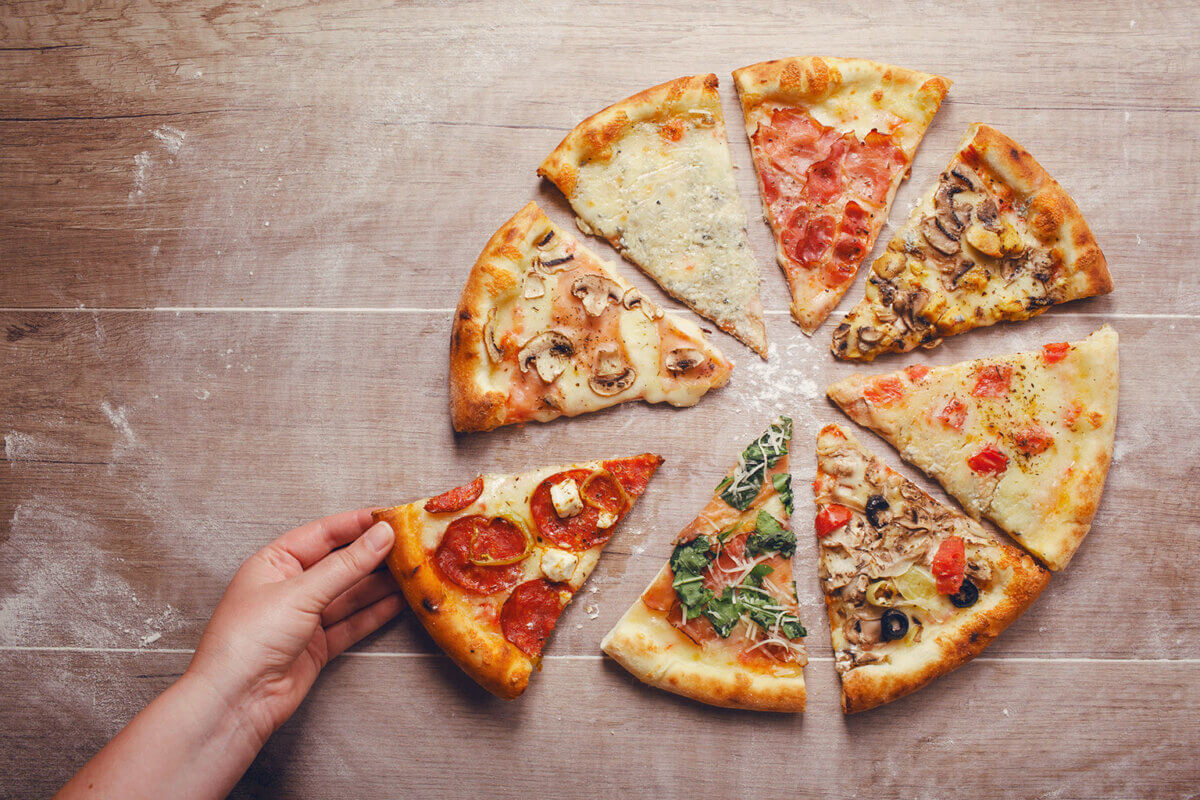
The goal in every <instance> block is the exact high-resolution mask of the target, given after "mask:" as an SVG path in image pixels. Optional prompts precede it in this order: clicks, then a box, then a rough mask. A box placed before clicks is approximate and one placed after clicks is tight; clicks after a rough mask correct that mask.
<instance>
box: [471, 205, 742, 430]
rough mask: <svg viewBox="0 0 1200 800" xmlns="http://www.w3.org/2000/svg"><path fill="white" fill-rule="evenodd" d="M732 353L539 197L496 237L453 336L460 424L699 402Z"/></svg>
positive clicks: (486, 425) (724, 373)
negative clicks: (627, 275) (558, 220)
mask: <svg viewBox="0 0 1200 800" xmlns="http://www.w3.org/2000/svg"><path fill="white" fill-rule="evenodd" d="M732 368H733V367H732V365H731V364H730V363H729V361H728V360H727V359H726V358H725V357H724V356H723V355H722V354H721V353H720V352H719V351H718V350H717V349H716V348H715V347H713V346H712V345H711V344H709V343H708V341H707V340H706V339H705V338H704V334H703V332H702V331H701V330H700V328H699V327H698V326H696V325H695V324H694V323H692V322H691V321H689V320H686V319H683V318H681V317H679V316H676V315H674V314H666V313H664V312H663V310H662V309H661V308H659V307H658V306H657V305H655V304H654V302H652V301H651V300H650V299H649V298H648V297H644V296H643V295H642V293H641V292H639V291H638V290H637V289H636V288H635V287H633V286H631V285H630V284H629V283H628V282H627V281H626V280H625V279H624V278H622V277H621V276H620V275H619V274H618V273H617V271H616V269H615V268H614V267H613V265H612V264H609V263H606V262H604V261H601V260H600V259H599V258H597V257H596V256H595V255H594V254H592V253H591V252H589V251H588V250H587V249H586V248H585V247H583V245H581V244H580V243H579V242H578V241H577V240H576V239H575V238H574V237H573V236H571V235H570V234H569V233H567V232H566V231H564V230H563V229H562V228H559V227H558V226H557V225H554V224H553V223H552V222H550V220H549V219H548V218H547V217H546V215H545V214H544V213H542V210H541V209H540V208H538V207H537V205H535V204H534V203H530V204H528V205H527V206H525V208H523V209H521V210H520V211H519V212H518V213H517V214H516V215H515V216H514V217H513V218H512V219H510V220H509V221H508V222H506V223H505V224H504V225H503V226H502V227H501V228H500V230H498V231H497V232H496V234H495V235H494V236H493V237H492V238H491V241H489V242H488V244H487V246H486V247H485V248H484V250H483V253H482V254H481V255H480V256H479V260H478V261H476V263H475V266H474V268H473V269H472V270H471V274H470V276H469V277H468V278H467V283H466V286H465V288H464V289H463V293H462V299H461V300H460V301H459V305H458V311H457V313H456V314H455V318H454V327H453V330H452V334H451V340H450V413H451V419H452V421H453V423H454V427H455V429H457V430H459V431H485V430H491V429H492V428H496V427H498V426H500V425H508V424H511V423H517V422H528V421H531V420H536V421H538V422H545V421H547V420H551V419H554V418H555V417H559V416H575V415H577V414H584V413H587V412H589V411H596V410H599V409H602V408H607V407H609V406H612V405H615V404H617V403H623V402H626V401H629V400H639V399H640V400H645V401H646V402H650V403H661V402H666V403H670V404H671V405H674V406H690V405H694V404H695V403H696V402H698V401H699V400H700V398H701V397H702V396H703V395H704V394H705V392H707V391H708V390H709V389H712V388H714V387H717V386H723V385H724V384H725V383H726V382H727V381H728V380H729V373H730V370H731V369H732Z"/></svg>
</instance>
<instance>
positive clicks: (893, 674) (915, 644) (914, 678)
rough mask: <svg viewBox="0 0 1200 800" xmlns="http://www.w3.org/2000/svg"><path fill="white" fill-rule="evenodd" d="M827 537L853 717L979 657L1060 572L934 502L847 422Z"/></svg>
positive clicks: (823, 536)
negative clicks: (1053, 573)
mask: <svg viewBox="0 0 1200 800" xmlns="http://www.w3.org/2000/svg"><path fill="white" fill-rule="evenodd" d="M813 493H814V494H815V495H816V502H817V517H816V533H817V540H818V541H819V542H820V550H821V567H820V573H821V588H822V590H823V591H824V592H825V606H826V608H827V610H828V611H829V629H830V636H831V638H832V641H833V663H834V667H835V668H836V669H837V673H838V675H839V677H840V678H841V680H842V710H843V711H844V712H845V713H847V714H851V713H854V712H855V711H863V710H866V709H868V708H874V707H875V706H878V705H881V704H883V703H889V702H891V701H892V700H895V699H896V698H898V697H903V696H904V695H906V694H908V693H910V692H914V691H916V690H917V689H920V688H921V687H922V686H925V685H926V684H928V683H929V682H930V681H932V680H934V679H935V678H937V677H939V676H941V675H945V674H946V673H947V672H950V671H951V670H953V669H957V668H958V667H960V666H962V665H963V664H965V663H966V662H968V661H970V660H971V659H973V658H975V656H977V655H979V653H980V652H982V651H983V649H984V648H985V647H987V646H988V645H989V644H991V642H992V640H993V639H995V638H996V637H997V636H999V635H1000V633H1001V631H1003V630H1004V629H1005V628H1007V627H1008V626H1009V625H1011V624H1012V623H1013V621H1014V620H1016V618H1017V617H1019V616H1021V614H1022V613H1024V611H1025V609H1027V608H1028V607H1029V605H1030V604H1031V603H1033V601H1034V600H1035V599H1037V596H1038V595H1039V594H1041V591H1042V590H1043V589H1044V588H1046V584H1047V583H1048V582H1049V580H1050V573H1049V572H1047V571H1046V570H1044V569H1042V568H1041V567H1039V566H1038V565H1037V563H1036V562H1034V560H1033V559H1032V558H1030V557H1029V556H1027V555H1025V554H1024V553H1023V552H1021V551H1020V550H1019V549H1017V548H1016V547H1013V546H1011V545H1007V544H1002V543H1001V542H998V541H996V540H995V539H993V538H991V537H990V536H989V535H988V534H987V532H986V531H985V530H984V529H983V527H982V526H980V524H979V523H978V522H975V521H974V520H972V519H970V518H969V517H966V516H964V515H962V514H960V513H958V512H956V511H953V510H951V509H949V508H947V507H946V506H944V505H942V504H941V503H939V502H937V501H936V500H934V499H933V498H932V497H930V496H929V495H928V494H926V493H925V492H923V491H921V489H920V488H919V487H918V486H917V485H916V484H914V483H913V482H911V481H908V480H905V479H904V478H903V477H902V476H901V475H900V474H899V473H898V472H896V471H895V470H893V469H890V468H889V467H888V466H887V465H885V464H884V463H883V462H882V461H880V460H879V459H877V458H875V456H874V455H872V454H871V453H870V452H869V451H867V450H866V449H865V448H864V447H862V445H860V444H859V443H858V442H857V441H855V439H854V437H852V436H850V435H849V434H847V433H846V432H845V431H843V430H842V429H841V428H839V427H838V426H837V425H828V426H826V427H825V428H824V429H822V431H821V433H820V435H819V436H818V437H817V479H816V480H815V481H814V482H813Z"/></svg>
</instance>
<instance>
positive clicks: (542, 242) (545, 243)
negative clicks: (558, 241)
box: [534, 230, 554, 250]
mask: <svg viewBox="0 0 1200 800" xmlns="http://www.w3.org/2000/svg"><path fill="white" fill-rule="evenodd" d="M552 241H554V231H553V230H548V231H546V235H545V236H543V237H542V238H540V239H538V240H537V242H536V243H535V245H534V246H535V247H537V249H538V250H545V249H546V248H547V247H549V246H550V242H552Z"/></svg>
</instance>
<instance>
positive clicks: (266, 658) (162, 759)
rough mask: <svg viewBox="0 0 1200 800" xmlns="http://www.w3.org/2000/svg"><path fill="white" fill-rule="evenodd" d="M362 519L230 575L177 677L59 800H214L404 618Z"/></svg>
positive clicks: (296, 535)
mask: <svg viewBox="0 0 1200 800" xmlns="http://www.w3.org/2000/svg"><path fill="white" fill-rule="evenodd" d="M393 540H394V534H393V532H392V529H391V527H390V526H389V525H388V524H387V523H383V522H381V523H378V524H376V525H374V526H372V524H371V510H370V509H362V510H359V511H347V512H346V513H344V514H337V515H335V516H332V517H326V518H325V519H320V520H317V521H316V522H310V523H308V524H307V525H302V526H301V527H299V528H296V529H295V530H292V531H288V532H287V533H285V534H284V535H283V536H280V537H279V538H278V539H276V540H275V541H273V542H271V543H270V544H268V545H267V546H266V547H264V548H262V549H261V550H259V551H258V552H257V553H255V554H254V555H253V556H251V557H250V558H249V559H248V560H247V561H246V562H245V563H244V564H242V566H241V568H240V569H239V570H238V571H237V574H236V575H234V577H233V580H232V581H231V582H230V584H229V587H228V588H227V589H226V590H225V595H224V597H222V598H221V602H220V603H218V604H217V608H216V610H215V611H214V612H213V615H212V619H211V620H209V623H208V626H207V627H206V628H205V629H204V634H203V635H202V636H201V637H200V642H199V643H198V644H197V646H196V653H195V655H194V656H193V657H192V661H191V663H190V664H189V665H188V668H187V670H186V671H185V672H184V673H183V675H182V676H181V677H180V678H179V680H178V681H176V682H175V683H174V684H172V685H171V686H170V688H168V689H167V690H166V691H164V692H163V693H162V694H161V695H159V696H158V697H157V698H155V700H154V701H153V702H151V703H150V705H148V706H147V707H146V708H145V709H144V710H142V712H141V713H140V714H138V715H137V716H136V717H134V718H133V720H132V721H131V722H130V723H129V724H128V725H126V726H125V728H124V730H122V731H121V732H120V733H119V734H117V736H116V738H114V739H113V740H112V741H111V742H109V743H108V745H106V746H105V747H104V749H102V750H101V751H100V752H99V753H97V754H96V756H95V757H94V758H92V760H91V761H89V762H88V763H87V764H86V765H85V766H84V767H83V769H81V770H80V771H79V774H77V775H76V776H75V777H74V778H72V779H71V780H70V781H69V782H68V783H67V785H66V786H64V787H63V788H62V789H61V790H60V791H59V793H58V794H57V795H56V797H58V798H71V799H72V800H73V799H74V798H85V797H86V798H99V797H105V798H108V797H122V798H187V799H190V798H197V799H199V798H220V797H224V796H225V795H227V794H228V793H229V791H230V790H231V789H232V788H233V786H234V784H236V783H237V781H238V779H239V778H240V777H241V776H242V774H243V773H244V772H245V771H246V769H247V768H248V767H249V766H250V763H251V762H252V761H254V758H255V756H257V755H258V751H259V750H260V749H262V746H263V744H265V743H266V741H267V739H268V737H270V736H271V734H272V733H274V732H275V731H276V730H277V729H278V728H279V726H280V725H282V724H283V723H284V722H285V721H287V719H288V718H289V717H290V716H291V715H292V713H293V712H294V711H295V710H296V708H297V707H298V706H299V705H300V702H301V701H302V700H303V699H304V697H305V695H307V694H308V690H309V689H311V688H312V685H313V682H314V681H315V680H316V679H317V675H318V673H320V671H321V669H322V668H323V667H324V666H325V665H326V664H327V663H329V662H330V661H331V660H332V659H334V658H336V657H337V656H338V655H340V654H341V653H342V652H343V651H345V650H346V648H348V647H350V646H351V645H353V644H354V643H355V642H358V641H359V640H360V639H362V638H363V637H364V636H366V635H367V634H369V633H371V632H373V631H375V630H377V629H378V628H379V627H380V626H381V625H383V624H384V623H385V622H387V621H388V620H390V619H391V618H392V617H394V616H396V615H397V614H398V613H400V611H401V610H402V609H403V608H404V601H403V599H402V598H401V596H400V594H399V589H398V587H397V586H396V583H395V581H394V580H393V578H392V576H391V575H390V574H389V573H388V572H387V570H386V569H380V565H381V564H382V563H383V559H384V557H385V556H386V555H387V553H388V551H389V550H390V549H391V547H392V542H393Z"/></svg>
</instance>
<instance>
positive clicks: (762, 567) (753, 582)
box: [742, 564, 775, 589]
mask: <svg viewBox="0 0 1200 800" xmlns="http://www.w3.org/2000/svg"><path fill="white" fill-rule="evenodd" d="M774 571H775V568H774V567H772V566H770V565H769V564H755V565H754V567H753V568H752V569H751V570H750V571H749V572H748V573H746V577H745V578H742V586H753V587H754V588H755V589H759V588H761V587H762V585H763V578H765V577H767V576H768V575H770V574H771V573H772V572H774Z"/></svg>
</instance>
